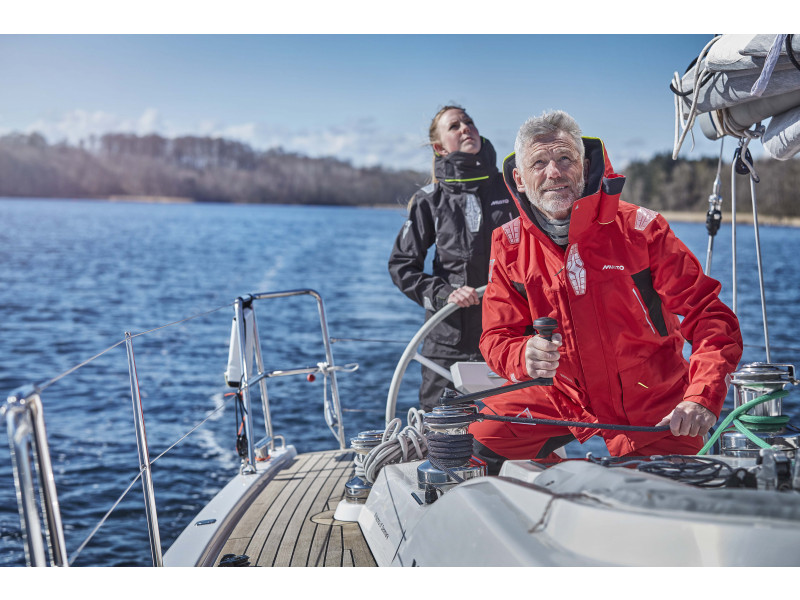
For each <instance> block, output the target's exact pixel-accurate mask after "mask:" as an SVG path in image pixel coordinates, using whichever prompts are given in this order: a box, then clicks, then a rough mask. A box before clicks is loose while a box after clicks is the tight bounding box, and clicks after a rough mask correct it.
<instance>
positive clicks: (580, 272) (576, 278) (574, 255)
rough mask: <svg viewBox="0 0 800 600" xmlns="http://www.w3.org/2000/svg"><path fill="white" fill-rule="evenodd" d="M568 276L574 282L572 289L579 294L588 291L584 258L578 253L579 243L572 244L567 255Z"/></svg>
mask: <svg viewBox="0 0 800 600" xmlns="http://www.w3.org/2000/svg"><path fill="white" fill-rule="evenodd" d="M567 277H569V282H570V283H571V284H572V289H573V290H575V293H576V294H577V295H578V296H582V295H583V294H585V293H586V269H585V268H584V266H583V259H582V258H581V255H580V254H578V244H572V246H570V248H569V254H568V255H567Z"/></svg>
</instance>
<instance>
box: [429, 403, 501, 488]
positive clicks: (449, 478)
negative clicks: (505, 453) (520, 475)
mask: <svg viewBox="0 0 800 600" xmlns="http://www.w3.org/2000/svg"><path fill="white" fill-rule="evenodd" d="M476 413H477V408H476V407H475V406H474V405H472V404H468V405H463V404H461V405H459V404H455V405H450V406H436V407H434V408H433V410H432V411H431V412H430V413H428V414H426V415H425V417H424V419H425V424H426V425H427V427H428V428H429V429H430V430H431V433H429V434H428V435H427V439H428V460H426V461H425V462H423V463H422V464H421V465H419V467H417V487H418V488H419V489H420V490H422V491H424V492H426V494H425V495H426V502H428V501H431V500H432V499H433V498H429V493H430V492H431V491H432V490H433V489H436V490H438V491H439V492H445V491H447V490H448V489H450V488H452V487H453V486H455V485H457V484H458V483H461V482H462V481H466V480H468V479H473V478H475V477H481V476H483V475H486V465H482V464H477V463H474V462H473V461H472V441H471V440H472V435H470V434H469V433H468V431H467V430H468V428H469V425H470V423H473V422H474V421H475V415H476ZM433 436H438V443H434V438H433ZM437 446H439V447H440V448H443V449H444V450H437ZM448 446H450V447H452V448H453V449H454V452H452V453H451V452H448V451H447V450H449V448H447V447H448ZM458 446H461V450H456V448H457V447H458ZM448 455H449V456H448Z"/></svg>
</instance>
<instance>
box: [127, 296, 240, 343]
mask: <svg viewBox="0 0 800 600" xmlns="http://www.w3.org/2000/svg"><path fill="white" fill-rule="evenodd" d="M231 306H233V302H230V303H228V304H225V305H224V306H218V307H217V308H212V309H211V310H207V311H205V312H201V313H197V314H195V315H191V316H189V317H186V318H184V319H180V320H178V321H173V322H172V323H166V324H164V325H160V326H158V327H154V328H153V329H148V330H147V331H140V332H139V333H132V334H131V337H132V338H135V337H139V336H140V335H147V334H148V333H153V332H154V331H159V330H160V329H166V328H167V327H172V326H173V325H180V324H181V323H185V322H186V321H191V320H192V319H197V318H199V317H204V316H206V315H210V314H211V313H215V312H217V311H219V310H222V309H223V308H229V307H231Z"/></svg>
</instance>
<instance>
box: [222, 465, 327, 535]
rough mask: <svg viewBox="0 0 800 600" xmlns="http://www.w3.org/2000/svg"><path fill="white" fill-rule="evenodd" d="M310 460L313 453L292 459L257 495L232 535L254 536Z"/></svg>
mask: <svg viewBox="0 0 800 600" xmlns="http://www.w3.org/2000/svg"><path fill="white" fill-rule="evenodd" d="M309 460H314V458H313V457H312V456H311V455H301V456H298V457H296V458H295V459H294V460H293V461H292V464H291V465H290V466H288V467H287V468H286V469H284V470H283V471H281V472H280V473H279V474H278V475H277V476H276V477H275V479H273V481H271V482H270V484H269V485H268V486H267V487H266V488H265V490H264V491H262V492H261V493H260V494H259V495H258V496H257V497H256V499H255V500H254V501H253V503H252V504H251V506H250V508H249V509H248V511H247V512H246V513H245V514H244V515H243V516H242V518H241V520H240V521H239V523H238V524H237V525H236V526H235V527H234V529H233V531H232V532H231V535H230V537H231V538H240V537H244V538H247V539H248V540H249V539H250V538H252V537H253V531H255V529H256V528H257V527H258V525H259V523H260V522H261V520H262V519H263V517H264V512H265V511H266V510H268V509H269V506H270V505H271V504H272V503H273V502H274V501H275V500H276V498H277V497H278V496H279V495H280V494H281V493H282V492H283V491H284V488H285V487H286V485H287V484H289V483H291V482H292V481H293V476H294V475H295V474H296V473H297V472H298V471H302V470H303V469H304V468H305V467H306V463H307V462H308V461H309ZM262 509H263V510H262Z"/></svg>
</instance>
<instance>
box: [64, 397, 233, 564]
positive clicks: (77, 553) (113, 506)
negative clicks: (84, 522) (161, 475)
mask: <svg viewBox="0 0 800 600" xmlns="http://www.w3.org/2000/svg"><path fill="white" fill-rule="evenodd" d="M229 401H230V399H228V400H225V401H224V402H223V404H222V405H220V406H218V407H217V408H215V409H214V410H213V411H211V412H210V413H209V414H208V416H206V418H205V419H203V420H202V421H200V422H199V423H198V424H197V425H195V426H194V427H193V428H192V429H190V430H189V431H187V432H186V433H185V434H184V435H183V436H182V437H181V438H180V439H178V440H177V441H176V442H175V443H174V444H172V445H171V446H170V447H169V448H167V449H166V450H164V452H162V453H161V454H159V455H158V456H156V457H155V458H154V459H153V460H151V461H150V466H152V465H153V464H154V463H155V462H156V461H157V460H158V459H159V458H161V457H162V456H164V455H165V454H166V453H167V452H169V451H170V450H172V449H173V448H174V447H175V446H177V445H178V444H179V443H181V442H182V441H183V440H184V439H186V438H187V437H188V436H190V435H191V434H192V433H194V432H195V431H196V430H197V429H198V428H199V427H201V426H202V425H203V424H204V423H205V422H206V421H208V420H209V419H210V418H211V417H212V416H214V415H215V414H216V413H218V412H219V411H220V410H222V409H223V408H225V404H226V403H227V402H229ZM143 472H144V469H141V470H140V471H139V473H138V474H137V475H136V477H134V478H133V481H131V483H130V485H128V487H127V488H126V489H125V491H124V492H122V495H121V496H120V497H119V498H118V499H117V501H116V502H114V504H113V505H112V506H111V508H110V509H108V512H106V514H105V515H104V516H103V518H102V519H100V521H99V522H98V523H97V525H96V526H95V528H94V529H93V530H92V532H91V533H90V534H89V537H87V538H86V539H85V540H84V541H83V543H82V544H81V545H80V546H79V547H78V549H77V550H76V551H75V554H74V555H73V556H72V559H71V560H70V561H69V564H70V566H71V565H72V563H73V562H74V560H75V559H76V558H77V557H78V555H79V554H80V553H81V552H82V551H83V549H84V548H85V547H86V545H87V544H88V543H89V542H90V541H91V539H92V538H93V537H94V535H95V534H96V533H97V532H98V531H99V530H100V528H101V527H102V526H103V525H104V524H105V522H106V521H107V520H108V517H110V516H111V513H112V512H114V510H116V508H117V506H118V505H119V503H120V502H122V499H123V498H125V496H127V495H128V492H130V491H131V488H132V487H133V486H134V484H135V483H136V482H137V481H139V479H141V477H142V473H143Z"/></svg>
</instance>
